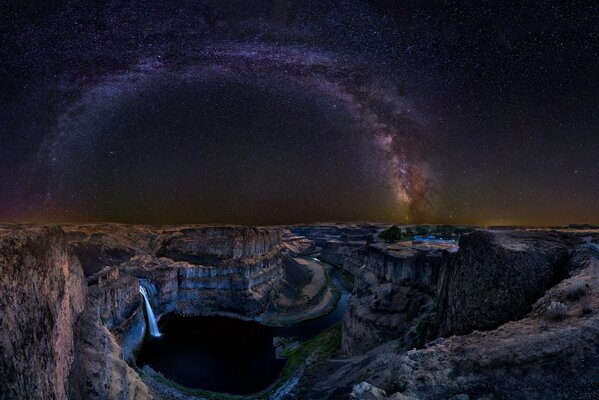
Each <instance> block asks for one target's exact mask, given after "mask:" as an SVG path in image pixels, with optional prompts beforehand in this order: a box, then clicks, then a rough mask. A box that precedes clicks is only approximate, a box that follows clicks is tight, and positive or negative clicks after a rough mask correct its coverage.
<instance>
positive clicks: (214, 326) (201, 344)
mask: <svg viewBox="0 0 599 400" xmlns="http://www.w3.org/2000/svg"><path fill="white" fill-rule="evenodd" d="M159 327H160V331H161V332H162V336H161V337H158V338H152V337H146V338H145V339H144V343H143V345H142V347H141V350H140V352H139V353H138V355H137V363H138V365H145V364H149V365H150V366H151V367H152V368H153V369H154V370H156V371H159V372H162V373H163V374H164V375H165V376H166V377H168V378H170V379H172V380H173V381H175V382H177V383H180V384H182V385H184V386H187V387H190V388H202V389H207V390H212V391H216V392H228V393H236V394H246V393H254V392H258V391H260V390H262V389H265V388H266V387H268V386H269V385H270V384H271V383H272V382H273V381H274V380H275V379H276V378H277V376H278V375H279V373H280V372H281V369H282V368H283V366H284V365H285V362H284V361H283V360H277V359H276V358H275V349H274V347H273V345H272V339H273V337H274V330H273V329H272V328H269V327H266V326H264V325H260V324H259V323H257V322H249V321H241V320H238V319H233V318H225V317H179V316H176V315H174V314H169V315H165V316H164V317H163V318H162V319H161V320H160V323H159Z"/></svg>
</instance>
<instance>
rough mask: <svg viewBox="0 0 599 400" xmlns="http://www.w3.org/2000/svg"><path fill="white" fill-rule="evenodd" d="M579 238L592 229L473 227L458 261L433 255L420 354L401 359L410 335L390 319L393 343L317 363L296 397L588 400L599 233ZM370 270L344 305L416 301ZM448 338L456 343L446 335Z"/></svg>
mask: <svg viewBox="0 0 599 400" xmlns="http://www.w3.org/2000/svg"><path fill="white" fill-rule="evenodd" d="M581 235H594V233H592V232H591V233H590V234H587V233H582V234H572V233H567V232H549V231H510V232H488V231H479V232H475V233H473V234H471V235H469V236H465V237H463V239H462V240H461V241H460V248H459V251H458V252H457V253H455V254H450V253H444V254H443V255H442V256H441V262H440V265H439V266H438V274H437V281H436V282H437V283H436V285H435V284H433V285H432V288H435V286H436V291H434V292H432V293H430V295H431V296H432V298H433V301H432V303H431V307H429V308H427V309H426V312H425V313H424V314H422V315H421V316H420V317H419V318H418V319H419V320H425V321H426V322H427V324H428V323H430V324H431V326H426V327H423V328H422V329H423V330H424V331H425V333H427V334H429V336H428V337H426V338H425V340H424V343H423V344H424V346H423V347H422V348H420V349H412V350H408V351H406V348H405V347H402V345H401V338H402V335H405V334H406V332H407V331H405V330H404V331H403V332H402V331H401V330H402V329H404V327H405V325H402V324H401V320H400V319H397V320H396V322H395V323H396V326H397V327H398V331H397V332H396V333H395V337H391V336H389V337H388V339H389V340H388V341H387V342H386V343H382V344H380V345H379V346H378V347H375V348H373V349H371V350H365V351H361V350H358V351H356V353H359V354H357V355H353V356H349V357H347V356H345V357H342V356H340V357H338V358H336V359H334V360H331V361H330V362H328V363H327V364H325V365H324V366H323V367H322V368H321V371H319V372H317V373H316V374H315V375H314V378H312V380H311V381H309V382H307V383H305V385H306V386H307V387H310V389H309V390H308V391H307V393H306V394H305V396H304V398H310V399H336V398H343V397H346V396H349V394H350V392H352V389H354V390H353V392H354V394H356V393H358V392H360V390H359V389H360V388H359V387H358V386H359V385H358V384H359V383H360V382H363V381H366V382H367V383H368V384H369V387H370V386H372V387H373V388H374V389H373V391H374V392H376V393H379V394H381V392H380V391H378V390H376V389H380V390H381V391H384V392H385V395H384V397H383V398H388V399H396V400H406V399H411V400H428V399H454V400H456V399H539V400H540V399H547V398H551V399H586V398H589V399H591V398H595V397H596V388H597V387H599V374H598V371H599V350H598V348H597V346H596V345H595V343H596V342H597V338H599V279H598V274H599V250H598V245H596V244H595V243H594V242H599V236H597V235H596V234H595V235H596V236H595V237H594V238H592V237H591V236H589V237H587V238H586V239H587V240H586V241H587V243H585V242H584V241H582V240H581V238H580V237H581ZM590 241H593V242H592V243H589V242H590ZM367 265H368V263H367ZM377 269H378V270H379V273H378V274H376V275H375V274H374V273H373V272H372V271H368V270H367V266H365V267H364V268H363V269H362V271H360V274H359V276H358V277H357V280H356V286H355V287H354V292H353V296H354V298H353V299H352V302H354V301H358V302H360V303H361V307H365V308H368V307H371V308H374V309H376V307H377V304H380V303H381V300H382V299H385V298H391V299H392V298H393V297H394V296H398V297H399V298H404V302H405V301H407V299H406V297H412V298H413V297H414V296H413V295H412V296H411V295H410V294H408V295H406V296H404V294H402V293H403V292H402V290H404V287H403V286H401V285H400V286H395V287H392V286H391V287H389V286H390V285H392V283H390V282H389V280H388V277H389V275H387V274H384V277H383V278H381V277H380V276H381V275H383V274H381V273H380V271H382V270H381V269H379V268H377ZM412 276H414V275H412ZM423 276H427V274H425V275H423ZM407 281H409V280H406V281H404V282H407ZM450 281H451V284H450ZM426 282H431V281H429V280H426ZM433 282H434V280H433ZM377 291H384V292H385V293H384V294H385V295H386V296H387V297H385V296H378V295H376V293H377ZM390 303H391V304H392V302H390ZM398 304H399V301H398ZM554 304H559V305H560V307H554V306H553V305H554ZM448 310H452V311H448ZM479 310H480V311H479ZM354 312H355V310H354ZM362 314H367V313H366V312H364V313H357V314H355V315H354V318H355V316H357V317H358V318H357V319H356V320H357V321H359V317H360V316H361V315H362ZM381 315H383V316H384V313H381ZM347 319H350V320H349V321H347ZM383 320H384V318H383ZM347 323H349V324H351V323H355V321H352V315H351V312H350V311H349V310H348V313H347V314H346V321H344V330H345V324H347ZM435 323H436V324H437V325H435ZM349 329H352V328H348V330H349ZM378 329H379V328H378V327H375V328H374V331H375V332H379V330H378ZM409 329H410V326H409V325H408V327H407V330H408V331H409ZM360 330H364V328H363V327H361V328H360ZM451 330H455V331H456V332H459V333H461V335H460V336H454V333H455V332H449V333H446V332H448V331H451ZM483 330H484V331H483ZM383 331H384V330H383ZM444 332H445V333H446V335H445V336H446V337H441V336H439V335H440V334H443V333H444ZM344 334H345V332H344ZM370 335H374V333H371V334H370ZM368 336H369V335H368V334H364V335H363V336H362V337H361V338H362V340H366V338H367V337H368ZM356 343H358V345H359V344H360V340H356ZM350 348H351V347H350ZM356 385H358V386H356ZM381 396H382V395H381Z"/></svg>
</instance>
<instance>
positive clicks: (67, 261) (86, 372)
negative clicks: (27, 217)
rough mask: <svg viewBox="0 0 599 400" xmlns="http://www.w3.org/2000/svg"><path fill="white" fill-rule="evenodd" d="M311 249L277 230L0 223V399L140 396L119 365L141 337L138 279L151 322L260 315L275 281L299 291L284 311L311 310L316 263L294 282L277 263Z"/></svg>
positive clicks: (142, 389)
mask: <svg viewBox="0 0 599 400" xmlns="http://www.w3.org/2000/svg"><path fill="white" fill-rule="evenodd" d="M63 229H64V231H66V234H65V233H64V232H63ZM314 248H315V246H314V242H312V241H310V240H309V239H307V238H305V237H302V236H298V235H292V234H290V233H289V232H288V231H286V230H284V229H281V228H251V227H233V226H227V227H204V226H197V227H196V226H184V227H165V228H163V227H145V226H127V225H118V224H100V225H79V226H74V225H67V226H64V227H62V228H61V227H21V226H16V225H7V226H5V227H3V228H2V230H1V231H0V261H1V263H0V266H1V267H2V271H1V272H2V274H1V275H0V288H1V289H2V290H3V292H4V293H7V296H6V297H5V298H3V300H2V301H0V306H1V309H0V310H1V311H2V313H1V319H0V321H1V324H0V329H1V330H0V333H1V336H0V346H1V349H2V350H3V351H2V354H3V358H2V365H1V366H2V368H1V369H0V374H1V375H0V377H1V378H3V379H2V382H1V383H0V385H1V386H0V389H1V390H0V393H1V394H2V396H0V397H1V398H5V396H8V397H7V398H43V399H46V398H57V399H65V398H72V399H112V398H121V399H146V398H152V393H151V392H150V390H149V389H148V388H147V386H146V385H145V383H144V382H143V381H142V379H140V377H139V375H138V373H137V372H136V370H135V369H134V368H132V366H131V365H134V360H133V353H134V351H135V349H136V348H137V346H138V345H139V344H140V342H141V340H142V339H143V336H144V333H145V321H144V311H143V307H142V297H141V295H140V293H139V287H140V285H143V286H145V287H146V288H147V290H148V293H149V300H150V302H151V305H152V307H153V309H154V311H155V314H156V315H157V317H160V316H161V315H163V314H165V313H169V312H176V313H179V314H183V315H188V314H192V315H211V314H218V315H233V316H235V317H238V318H250V319H260V318H261V316H262V314H264V313H265V312H266V311H268V310H270V309H271V308H272V304H271V302H272V298H271V296H270V293H271V291H273V289H275V288H277V287H279V286H281V285H282V284H283V282H284V284H285V287H286V288H287V289H289V290H292V291H297V292H298V293H301V301H300V302H298V304H299V305H298V304H289V305H288V306H289V307H288V310H287V312H288V314H289V318H291V319H294V318H295V319H301V318H303V317H301V315H299V314H298V315H294V312H296V313H299V312H300V311H301V312H312V311H313V312H314V313H315V314H314V316H317V315H319V314H318V313H322V312H325V311H326V310H324V309H323V310H317V309H314V310H310V311H307V309H306V307H307V306H308V304H309V303H311V302H316V303H318V302H319V301H320V299H321V298H323V296H322V294H323V293H324V292H326V289H327V287H326V280H324V279H323V277H322V276H321V275H322V274H323V272H322V270H320V269H318V270H314V271H312V272H310V269H309V268H306V271H305V272H306V274H307V275H306V276H305V277H306V279H299V280H298V279H294V278H297V274H298V273H299V275H302V274H303V273H304V271H292V269H290V268H284V260H285V259H288V258H289V257H291V256H299V255H303V254H308V253H310V252H313V251H314ZM70 254H73V255H74V256H71V255H70ZM78 260H81V263H82V264H83V265H81V264H80V263H79V261H78ZM287 262H288V263H289V262H291V263H293V261H292V260H291V259H288V261H287ZM296 264H297V263H296ZM293 265H295V264H293ZM315 265H317V264H315ZM297 267H298V268H302V264H297ZM296 269H297V268H296ZM292 272H294V273H293V274H292ZM313 276H320V278H321V279H320V280H318V283H319V284H320V285H322V284H323V282H324V285H325V286H323V287H320V286H315V282H313V281H314V279H313ZM86 282H87V285H86ZM304 286H305V287H306V288H305V289H304ZM312 292H314V293H312ZM310 293H312V297H314V298H312V297H310V296H307V297H306V294H310ZM317 297H318V298H317ZM298 298H299V297H298ZM300 303H301V304H300ZM295 306H298V307H299V308H298V309H297V310H296V309H295V308H294V307H295ZM300 309H301V310H300ZM298 310H300V311H298ZM269 315H270V314H269ZM270 316H271V319H273V317H272V315H270ZM33 365H35V366H36V368H35V369H32V368H31V367H32V366H33Z"/></svg>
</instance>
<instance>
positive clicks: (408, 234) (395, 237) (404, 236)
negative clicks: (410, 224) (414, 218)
mask: <svg viewBox="0 0 599 400" xmlns="http://www.w3.org/2000/svg"><path fill="white" fill-rule="evenodd" d="M413 237H414V233H413V232H412V230H411V229H410V228H406V229H405V230H402V229H401V228H400V227H398V226H397V225H393V226H392V227H390V228H389V229H385V230H384V231H382V232H381V233H379V238H380V239H382V240H384V241H385V242H389V243H390V242H398V241H400V240H410V239H412V238H413Z"/></svg>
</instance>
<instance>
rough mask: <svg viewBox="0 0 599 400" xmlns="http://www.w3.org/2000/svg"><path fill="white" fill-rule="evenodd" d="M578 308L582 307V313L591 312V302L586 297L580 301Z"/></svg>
mask: <svg viewBox="0 0 599 400" xmlns="http://www.w3.org/2000/svg"><path fill="white" fill-rule="evenodd" d="M580 308H581V309H582V313H583V314H591V313H592V312H593V307H592V306H591V302H590V301H589V299H588V298H586V297H585V298H584V299H582V301H581V302H580Z"/></svg>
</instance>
